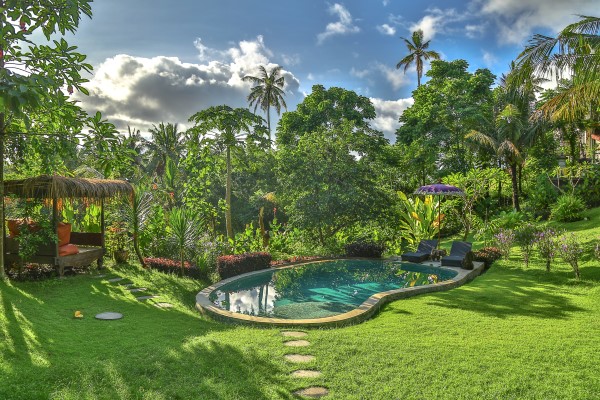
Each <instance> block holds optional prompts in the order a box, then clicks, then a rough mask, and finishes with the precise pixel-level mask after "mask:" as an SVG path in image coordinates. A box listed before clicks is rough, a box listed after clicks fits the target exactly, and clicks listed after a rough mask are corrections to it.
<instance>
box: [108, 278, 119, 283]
mask: <svg viewBox="0 0 600 400" xmlns="http://www.w3.org/2000/svg"><path fill="white" fill-rule="evenodd" d="M122 280H123V278H111V279H109V280H108V281H109V282H119V281H122Z"/></svg>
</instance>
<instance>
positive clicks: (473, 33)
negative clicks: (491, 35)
mask: <svg viewBox="0 0 600 400" xmlns="http://www.w3.org/2000/svg"><path fill="white" fill-rule="evenodd" d="M484 32H485V25H484V24H479V25H467V26H465V33H466V35H467V37H468V38H471V39H476V38H478V37H480V36H482V35H483V34H484Z"/></svg>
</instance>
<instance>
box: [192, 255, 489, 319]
mask: <svg viewBox="0 0 600 400" xmlns="http://www.w3.org/2000/svg"><path fill="white" fill-rule="evenodd" d="M346 259H347V260H350V259H356V258H342V259H340V258H335V259H325V260H318V261H307V262H302V263H295V264H291V265H283V266H277V267H274V268H271V269H272V270H278V269H288V268H297V267H300V266H303V265H306V264H314V263H320V262H326V261H338V260H346ZM386 261H400V259H399V257H392V258H388V259H386ZM422 264H423V265H428V266H429V265H431V266H438V267H439V262H437V263H436V262H430V261H427V262H425V263H422ZM439 268H443V269H447V270H452V271H455V272H457V275H456V276H455V277H454V278H452V279H449V280H446V281H443V282H438V283H434V284H431V285H426V286H416V287H409V288H401V289H394V290H388V291H386V292H380V293H376V294H374V295H372V296H371V297H369V298H368V299H367V300H365V301H364V302H363V303H362V304H361V305H360V306H358V307H357V308H355V309H354V310H352V311H348V312H346V313H343V314H337V315H333V316H331V317H324V318H313V319H284V318H268V317H256V316H252V315H246V314H239V313H235V312H231V311H227V310H223V309H222V308H219V307H217V306H215V305H214V304H213V303H212V302H211V301H210V300H209V295H210V294H211V293H212V292H213V291H214V290H216V289H218V288H220V287H221V286H223V285H225V284H227V283H229V282H231V281H234V280H236V279H239V278H242V277H248V276H253V275H258V274H261V273H265V271H268V270H264V269H263V270H260V271H254V272H248V273H246V274H242V275H237V276H234V277H231V278H228V279H224V280H222V281H220V282H217V283H215V284H213V285H211V286H208V287H206V288H204V289H203V290H202V291H201V292H199V293H198V294H197V295H196V308H197V309H198V310H199V311H200V313H202V314H203V315H205V316H208V317H211V318H213V319H216V320H218V321H223V322H230V323H236V324H250V325H262V326H270V327H305V328H311V327H312V328H322V327H338V326H345V325H353V324H358V323H360V322H363V321H365V320H367V319H369V318H371V317H372V316H373V315H374V314H376V313H377V312H378V311H379V310H380V309H381V307H382V306H383V305H384V304H386V303H389V302H390V301H394V300H398V299H405V298H408V297H412V296H416V295H418V294H422V293H433V292H440V291H444V290H450V289H454V288H456V287H459V286H462V285H464V284H465V283H467V282H470V281H471V280H473V279H474V278H475V277H477V276H478V275H480V274H481V273H482V272H483V270H484V264H483V263H482V262H476V261H475V262H473V269H472V270H466V269H462V268H456V267H439Z"/></svg>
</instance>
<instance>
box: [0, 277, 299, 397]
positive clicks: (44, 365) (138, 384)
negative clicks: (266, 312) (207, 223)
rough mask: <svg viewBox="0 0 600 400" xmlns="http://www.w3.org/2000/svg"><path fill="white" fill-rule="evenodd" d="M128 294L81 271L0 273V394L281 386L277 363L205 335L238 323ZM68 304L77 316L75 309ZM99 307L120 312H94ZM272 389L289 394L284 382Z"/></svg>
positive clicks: (138, 393) (255, 390) (210, 392)
mask: <svg viewBox="0 0 600 400" xmlns="http://www.w3.org/2000/svg"><path fill="white" fill-rule="evenodd" d="M117 275H121V274H119V273H118V272H117ZM129 276H133V275H131V274H129ZM168 278H169V277H167V280H168V281H169V284H171V283H173V287H172V288H170V289H169V290H170V291H173V292H178V291H180V292H182V294H181V296H183V297H185V296H188V294H190V293H192V296H191V302H192V303H193V300H194V299H195V293H196V292H195V289H190V287H186V286H185V285H179V284H177V282H171V281H170V279H168ZM172 278H174V277H172ZM129 296H130V295H129V294H128V293H126V292H123V290H122V289H121V288H119V287H118V285H117V284H111V283H106V282H102V281H101V280H100V279H98V278H93V277H89V276H77V277H73V278H66V279H62V280H56V279H54V280H48V281H42V282H25V283H19V284H15V285H13V284H11V283H5V282H0V314H1V315H0V341H1V343H0V372H1V373H2V375H3V378H2V380H3V382H7V385H4V384H2V385H0V398H11V399H28V398H49V397H52V398H71V399H79V398H107V399H109V398H110V399H113V398H145V397H152V398H173V399H175V398H215V399H217V398H249V399H250V398H267V397H268V396H267V395H265V393H264V390H265V387H267V388H269V389H268V390H270V391H271V397H277V396H274V395H273V394H272V393H273V392H278V391H279V389H278V388H280V387H285V386H286V385H285V384H284V382H281V381H280V380H281V379H285V378H282V377H284V375H285V371H280V370H279V369H280V367H278V366H277V365H275V364H274V363H273V362H271V361H270V358H269V357H267V356H265V354H264V351H263V352H262V353H261V352H260V351H261V349H258V350H255V349H254V348H253V347H254V346H249V347H247V346H245V345H244V342H243V340H242V338H238V337H237V335H236V332H233V335H232V334H229V336H230V337H232V338H233V341H234V342H236V343H234V344H233V345H230V344H229V343H224V342H222V341H218V342H217V341H211V340H209V339H207V337H209V336H212V335H213V334H214V333H216V334H217V336H216V337H220V336H221V335H223V334H225V333H226V332H232V331H234V330H235V329H236V327H234V326H230V325H226V324H221V323H217V322H213V321H208V320H203V319H201V318H200V317H199V316H198V315H194V314H193V313H190V312H189V310H178V309H177V308H173V309H169V310H164V309H159V308H157V307H154V306H149V305H148V304H144V303H141V302H136V301H131V299H128V297H129ZM186 304H187V303H186ZM74 310H82V311H83V313H84V318H83V319H81V320H78V319H75V318H73V312H74ZM102 311H117V312H120V313H122V314H123V315H124V318H123V319H121V320H117V321H99V320H96V319H94V315H95V314H96V313H98V312H102ZM277 377H279V378H277ZM263 383H264V385H263ZM265 385H266V386H265ZM144 393H146V395H144ZM277 398H290V395H289V393H287V392H286V391H284V390H282V391H281V393H280V394H279V396H278V397H277Z"/></svg>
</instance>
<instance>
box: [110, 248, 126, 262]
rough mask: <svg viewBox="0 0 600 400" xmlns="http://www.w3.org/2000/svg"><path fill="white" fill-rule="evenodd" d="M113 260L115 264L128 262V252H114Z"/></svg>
mask: <svg viewBox="0 0 600 400" xmlns="http://www.w3.org/2000/svg"><path fill="white" fill-rule="evenodd" d="M113 258H114V259H115V261H116V263H117V264H124V263H126V262H127V261H128V260H129V250H115V251H114V252H113Z"/></svg>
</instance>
